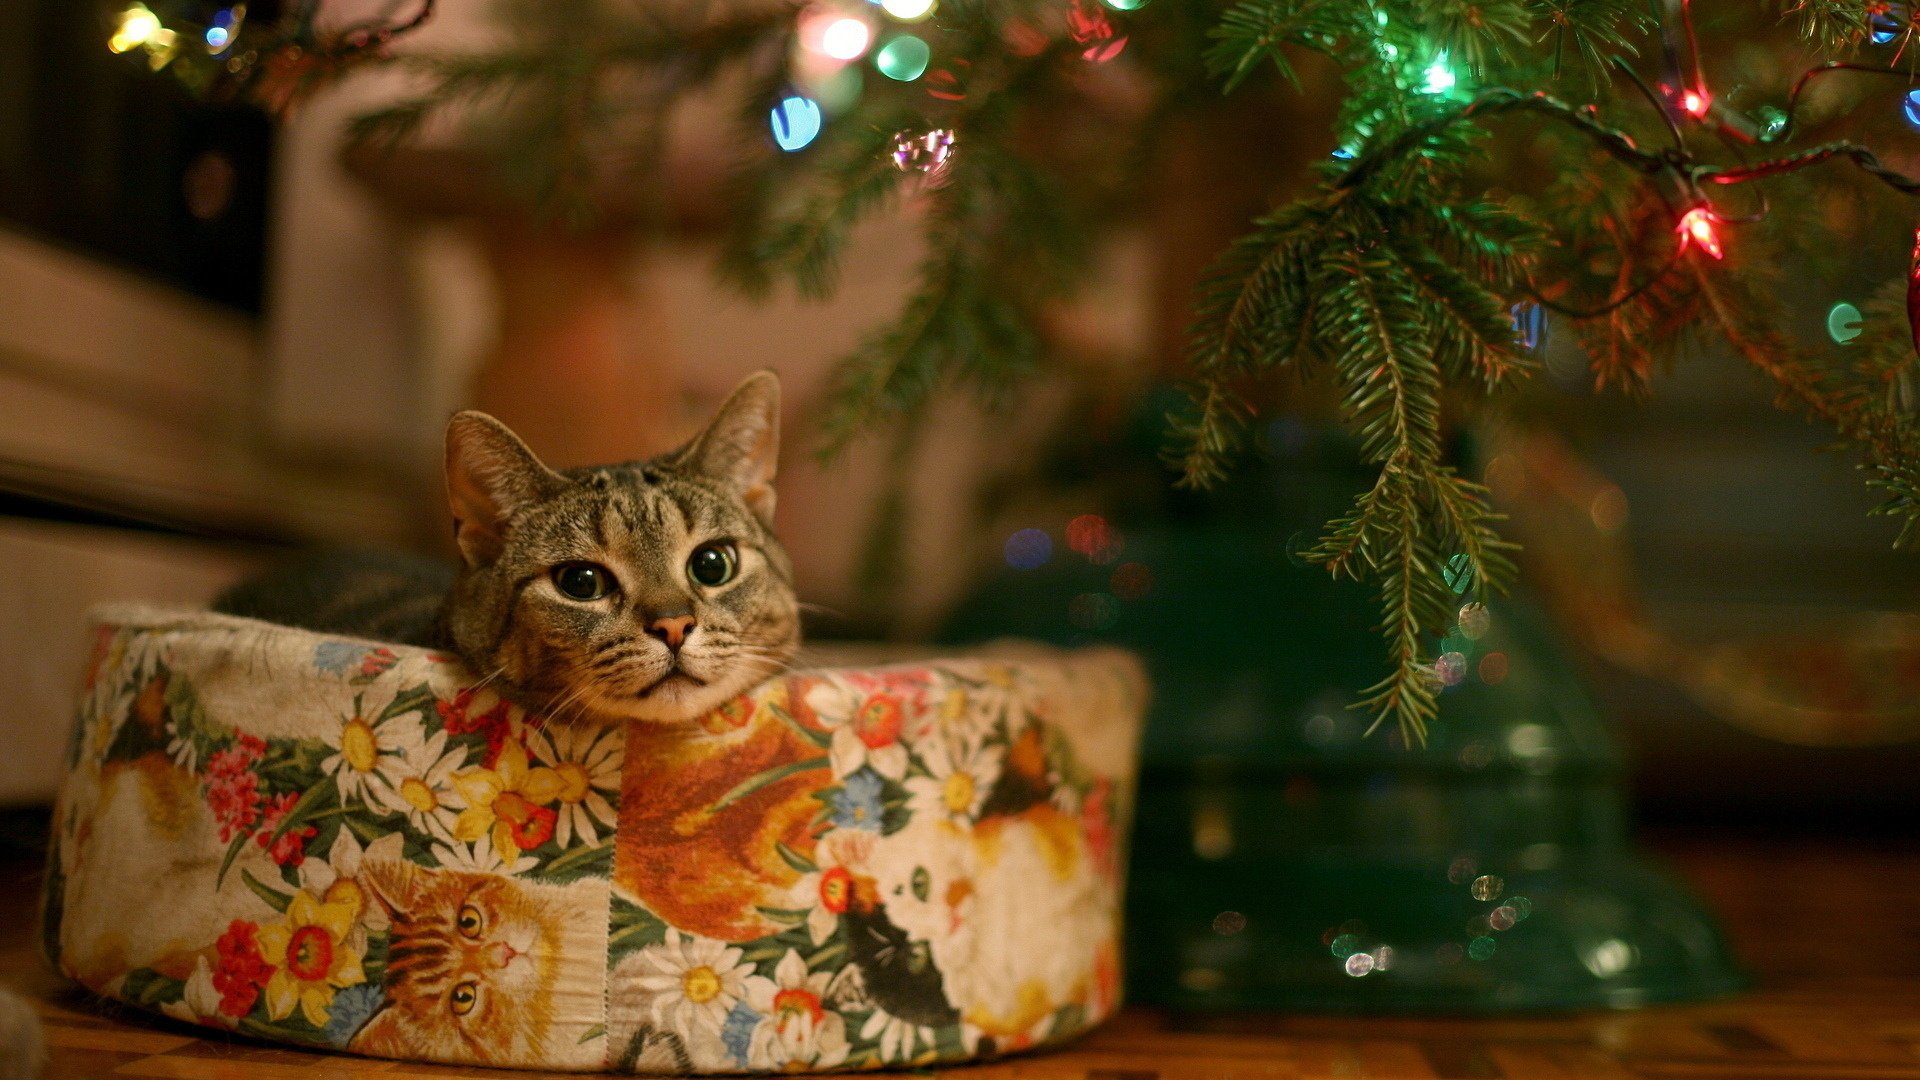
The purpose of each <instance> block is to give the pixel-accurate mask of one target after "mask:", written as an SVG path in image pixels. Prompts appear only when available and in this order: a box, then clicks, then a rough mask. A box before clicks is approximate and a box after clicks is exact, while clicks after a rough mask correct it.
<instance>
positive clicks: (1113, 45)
mask: <svg viewBox="0 0 1920 1080" xmlns="http://www.w3.org/2000/svg"><path fill="white" fill-rule="evenodd" d="M1126 49H1127V39H1126V38H1125V37H1117V38H1108V39H1107V40H1105V41H1100V42H1095V43H1094V44H1092V45H1089V46H1087V50H1086V51H1085V52H1083V53H1081V54H1080V56H1081V58H1082V59H1084V60H1086V61H1087V62H1088V63H1090V64H1104V63H1106V62H1107V61H1109V60H1112V59H1113V58H1114V57H1116V56H1119V55H1120V54H1121V53H1123V52H1125V51H1126Z"/></svg>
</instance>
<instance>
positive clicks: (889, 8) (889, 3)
mask: <svg viewBox="0 0 1920 1080" xmlns="http://www.w3.org/2000/svg"><path fill="white" fill-rule="evenodd" d="M880 7H881V9H882V10H884V11H885V12H886V13H887V14H889V15H891V16H893V17H894V18H896V19H899V20H900V21H902V22H913V21H914V20H916V19H924V18H926V17H927V16H928V15H929V14H930V13H932V11H933V0H880Z"/></svg>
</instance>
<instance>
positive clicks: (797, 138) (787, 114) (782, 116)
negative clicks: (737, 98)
mask: <svg viewBox="0 0 1920 1080" xmlns="http://www.w3.org/2000/svg"><path fill="white" fill-rule="evenodd" d="M769 122H770V123H771V125H772V127H773V141H774V144H775V145H776V146H778V147H780V149H782V150H785V151H788V152H789V153H791V152H792V151H795V150H800V149H804V148H805V147H806V145H807V144H808V143H810V142H812V141H813V140H814V138H815V137H816V136H818V135H819V134H820V103H819V102H817V101H815V100H813V99H812V98H809V97H801V96H800V95H798V94H795V95H793V96H792V97H787V98H782V99H780V104H778V105H775V106H774V107H773V113H772V115H771V116H770V117H769Z"/></svg>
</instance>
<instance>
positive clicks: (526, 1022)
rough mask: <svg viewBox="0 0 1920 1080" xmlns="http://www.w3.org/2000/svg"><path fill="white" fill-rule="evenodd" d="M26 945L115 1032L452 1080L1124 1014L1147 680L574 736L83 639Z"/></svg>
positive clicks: (341, 642) (881, 1048)
mask: <svg viewBox="0 0 1920 1080" xmlns="http://www.w3.org/2000/svg"><path fill="white" fill-rule="evenodd" d="M96 624H97V628H96V637H95V640H94V642H93V655H92V657H91V660H90V662H89V664H88V671H87V677H86V682H85V687H84V690H83V695H82V700H81V706H80V710H79V717H78V721H77V727H76V731H75V735H74V739H73V744H72V749H71V753H70V756H69V760H68V769H69V771H68V775H67V779H66V782H65V785H64V787H63V789H62V791H61V794H60V799H59V803H58V806H57V808H56V816H55V824H54V836H53V847H52V854H51V857H50V865H49V873H48V880H47V888H46V897H45V914H46V919H45V929H44V944H45V947H46V950H47V952H48V955H49V956H50V958H51V959H52V960H53V962H54V963H55V965H56V966H57V967H58V968H59V970H60V971H61V972H62V973H64V974H65V975H67V976H69V977H71V978H72V979H74V980H76V981H78V982H80V983H81V984H83V985H85V986H86V987H88V988H89V989H91V990H93V991H95V992H97V993H100V994H103V995H106V996H109V997H113V998H117V999H119V1000H121V1001H124V1002H126V1003H128V1004H131V1005H135V1006H138V1007H141V1008H145V1009H150V1010H154V1011H157V1012H161V1013H164V1014H166V1015H168V1016H171V1017H175V1018H178V1019H180V1020H185V1021H189V1022H192V1023H196V1024H206V1025H213V1026H218V1027H224V1028H228V1029H232V1030H235V1031H238V1032H240V1033H242V1034H245V1035H250V1036H255V1037H259V1038H265V1039H274V1040H280V1041H285V1042H290V1043H298V1044H304V1045H308V1046H316V1047H324V1048H330V1049H335V1050H344V1051H348V1052H354V1053H364V1054H371V1055H376V1056H384V1057H394V1058H414V1059H425V1060H432V1061H441V1062H449V1063H458V1064H476V1065H495V1066H513V1067H523V1068H543V1069H573V1070H597V1069H607V1070H622V1071H646V1072H683V1073H707V1072H742V1071H749V1072H751V1071H772V1070H792V1069H836V1068H872V1067H882V1066H903V1065H920V1064H928V1063H934V1062H945V1061H956V1060H962V1059H968V1058H976V1057H986V1056H991V1055H993V1054H997V1053H1004V1052H1007V1051H1010V1050H1017V1049H1022V1048H1026V1047H1031V1046H1037V1045H1041V1044H1046V1043H1051V1042H1056V1041H1059V1040H1063V1039H1067V1038H1070V1037H1072V1036H1073V1035H1075V1034H1076V1033H1078V1032H1080V1031H1082V1030H1084V1029H1086V1028H1087V1027H1089V1026H1090V1025H1092V1024H1095V1023H1097V1022H1099V1021H1100V1020H1101V1019H1102V1018H1103V1017H1105V1016H1107V1015H1109V1014H1110V1013H1111V1012H1112V1011H1113V1010H1114V1008H1115V1006H1116V1004H1117V1001H1118V997H1119V992H1120V988H1119V979H1120V954H1119V939H1118V933H1119V926H1120V918H1119V901H1120V895H1121V877H1122V869H1123V862H1124V851H1123V847H1124V840H1125V836H1126V832H1127V824H1128V814H1129V811H1130V806H1131V801H1132V799H1131V796H1132V784H1133V775H1134V767H1135V756H1134V755H1135V752H1136V751H1135V746H1136V740H1137V735H1138V729H1139V725H1140V720H1141V715H1142V709H1143V705H1144V701H1143V698H1144V684H1143V680H1142V678H1141V675H1140V672H1139V669H1138V666H1137V664H1136V663H1135V662H1134V661H1133V660H1132V659H1131V658H1129V657H1128V656H1126V655H1125V654H1122V653H1119V652H1115V651H1111V650H1080V651H1071V652H1065V651H1054V650H1045V649H1040V648H1038V647H1018V648H1004V649H992V650H988V651H986V652H983V653H981V654H977V655H971V656H968V657H965V658H961V659H944V660H934V661H924V662H906V663H891V664H887V665H883V666H874V667H822V668H814V669H806V670H797V671H795V672H792V673H790V674H788V675H785V676H783V677H780V678H777V679H774V680H772V681H770V682H768V683H766V684H764V685H762V686H760V687H759V688H757V689H755V690H753V691H752V692H750V693H748V694H746V695H743V696H742V697H740V698H738V699H736V700H734V701H732V702H730V703H728V704H727V705H725V706H723V707H721V708H720V709H718V710H716V711H715V712H713V713H711V714H710V715H708V716H706V717H704V718H703V719H702V720H701V721H699V723H698V724H697V725H694V726H693V727H691V728H682V729H667V728H661V727H658V726H651V725H639V724H634V725H626V726H612V727H595V728H585V727H578V728H574V727H563V726H559V725H547V724H545V723H543V722H542V720H541V719H540V718H539V717H537V716H530V715H527V714H526V713H525V712H524V711H523V710H521V709H520V708H519V707H517V706H515V705H512V704H510V703H508V702H506V701H504V700H502V699H500V698H499V697H497V696H496V695H495V694H493V693H492V692H490V691H489V690H487V689H485V688H484V687H481V686H476V685H474V683H473V680H472V677H471V676H470V675H469V673H468V672H467V671H466V670H465V669H464V668H463V667H462V666H461V665H460V664H459V662H458V661H457V660H456V659H454V658H453V657H450V656H448V655H445V654H441V653H436V652H432V651H428V650H422V649H413V648H407V647H401V646H389V645H379V644H375V643H371V642H364V641H356V640H347V639H341V638H336V637H328V636H323V635H317V634H311V633H308V632H306V631H301V630H292V629H288V628H285V627H276V626H269V625H266V624H263V623H256V622H250V621H247V620H242V619H235V618H228V617H225V616H219V615H211V614H205V613H161V612H151V611H143V610H108V611H105V612H102V613H99V614H98V615H97V616H96Z"/></svg>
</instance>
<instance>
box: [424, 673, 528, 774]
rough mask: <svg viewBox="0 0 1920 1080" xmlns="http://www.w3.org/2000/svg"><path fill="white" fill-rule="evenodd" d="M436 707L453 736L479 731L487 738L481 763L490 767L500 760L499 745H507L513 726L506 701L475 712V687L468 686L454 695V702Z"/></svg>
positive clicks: (437, 704)
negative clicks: (477, 712) (484, 754)
mask: <svg viewBox="0 0 1920 1080" xmlns="http://www.w3.org/2000/svg"><path fill="white" fill-rule="evenodd" d="M433 707H434V710H435V711H436V712H438V713H439V714H440V722H441V723H442V724H444V725H445V726H446V729H447V733H448V734H450V735H472V734H475V733H478V734H480V735H483V736H485V737H486V740H487V756H486V758H485V759H484V760H483V761H482V764H483V765H485V766H486V767H487V768H489V769H491V768H493V766H494V763H495V762H497V761H498V760H499V759H500V748H501V747H502V746H504V745H505V744H506V741H507V736H508V735H509V734H511V729H512V725H511V724H510V723H509V721H508V710H509V709H510V708H511V706H509V705H508V704H507V703H506V702H505V701H504V700H502V701H500V702H499V703H498V704H496V705H494V707H493V708H491V709H488V710H487V711H486V712H483V713H481V714H479V715H478V716H475V715H473V713H472V708H473V690H472V688H468V689H465V690H462V691H460V692H459V693H457V694H455V695H454V696H453V700H452V701H436V702H434V704H433Z"/></svg>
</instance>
